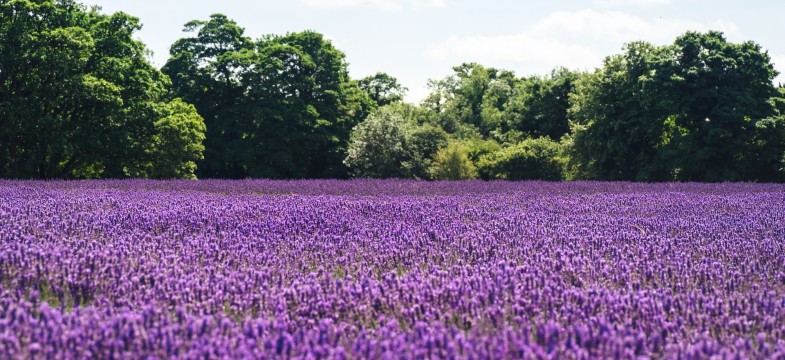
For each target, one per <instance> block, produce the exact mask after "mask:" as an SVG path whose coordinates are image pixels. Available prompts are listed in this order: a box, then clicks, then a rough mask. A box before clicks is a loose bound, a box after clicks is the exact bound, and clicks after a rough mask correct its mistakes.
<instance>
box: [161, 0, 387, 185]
mask: <svg viewBox="0 0 785 360" xmlns="http://www.w3.org/2000/svg"><path fill="white" fill-rule="evenodd" d="M185 30H186V31H188V32H196V36H194V37H189V38H183V39H180V40H178V41H177V42H176V43H175V44H174V45H173V46H172V49H171V54H170V59H169V61H168V62H167V64H166V65H165V66H164V69H163V71H164V73H166V74H168V75H169V76H170V77H171V78H172V81H173V83H174V88H175V90H176V91H175V93H176V94H177V96H180V97H182V98H183V99H185V100H186V101H188V102H190V103H193V104H194V105H195V106H196V109H197V110H198V112H199V113H200V114H201V115H202V116H204V118H205V119H206V123H207V140H206V142H205V158H204V161H202V162H201V163H200V166H199V169H200V170H199V172H198V174H199V175H200V176H201V177H222V178H245V177H266V178H321V177H344V176H346V168H345V167H344V166H343V164H342V160H343V158H344V157H345V155H346V149H347V146H348V140H349V136H350V133H351V129H352V128H353V127H354V126H355V125H356V124H357V123H358V122H359V121H360V120H361V119H363V118H365V116H367V114H368V112H369V111H370V109H371V108H372V107H373V103H372V101H371V100H370V98H369V97H368V95H367V94H366V93H365V92H364V91H362V89H361V88H360V87H359V85H358V84H357V82H356V81H353V80H351V79H350V78H349V75H348V71H347V64H346V61H345V56H344V54H343V53H342V52H340V51H339V50H337V49H336V48H335V47H333V45H332V44H331V43H330V42H329V41H328V40H326V39H324V37H323V36H322V35H320V34H318V33H315V32H310V31H306V32H301V33H291V34H287V35H283V36H276V35H269V36H265V37H263V38H262V39H260V40H258V41H255V42H254V41H252V40H251V39H249V38H248V37H246V36H245V35H244V30H243V29H242V28H241V27H239V26H238V25H237V24H236V23H235V22H233V21H232V20H230V19H228V18H227V17H226V16H223V15H220V14H216V15H213V16H211V17H210V20H208V21H193V22H190V23H188V24H186V27H185Z"/></svg>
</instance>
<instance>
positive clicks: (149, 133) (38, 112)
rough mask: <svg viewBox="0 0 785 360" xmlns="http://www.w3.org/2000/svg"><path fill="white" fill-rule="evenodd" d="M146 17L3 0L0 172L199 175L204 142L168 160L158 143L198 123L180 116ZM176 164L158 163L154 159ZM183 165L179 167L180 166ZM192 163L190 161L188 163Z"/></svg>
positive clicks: (65, 3)
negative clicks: (172, 106)
mask: <svg viewBox="0 0 785 360" xmlns="http://www.w3.org/2000/svg"><path fill="white" fill-rule="evenodd" d="M140 27H141V26H140V24H139V20H138V19H136V18H134V17H131V16H128V15H126V14H123V13H116V14H113V15H104V14H101V13H100V12H99V9H98V8H92V9H87V8H85V7H84V6H82V5H80V4H78V3H77V2H74V1H69V0H57V1H53V0H14V1H8V0H0V177H11V178H42V179H46V178H93V177H128V176H142V177H148V176H158V174H167V175H166V176H169V175H172V176H178V177H191V176H192V175H193V169H192V168H189V167H188V166H185V168H184V164H186V163H189V162H192V161H194V160H196V159H198V158H200V157H201V153H200V152H199V151H198V148H199V144H198V142H200V141H201V140H200V137H199V136H186V137H185V138H187V139H190V140H192V141H194V142H195V143H193V144H188V146H189V147H190V148H191V149H193V150H196V151H188V152H187V154H185V153H181V154H180V155H183V156H178V157H176V158H172V159H167V160H166V161H162V160H161V159H160V158H158V156H166V155H164V153H161V152H157V151H153V150H152V149H153V148H154V143H156V142H167V141H170V138H182V135H183V134H182V133H179V132H178V131H184V132H185V133H189V134H190V133H193V132H194V131H195V132H198V131H199V129H200V125H199V124H200V122H201V118H199V117H198V115H196V114H195V113H188V114H187V116H189V121H187V122H186V124H187V125H188V126H187V127H183V126H178V127H176V128H175V129H166V131H164V127H161V126H157V125H156V123H157V122H158V121H160V120H162V119H164V118H166V117H168V116H170V115H171V112H167V111H162V110H161V109H164V108H167V107H168V106H169V104H167V103H168V97H167V95H168V94H167V89H168V86H169V80H168V78H166V77H165V76H163V75H162V74H161V73H160V72H159V71H158V70H156V69H155V68H153V67H152V66H151V65H150V64H149V63H148V62H147V54H148V52H147V50H146V49H145V47H144V45H143V44H142V43H141V42H139V41H136V40H134V39H133V34H134V32H135V31H137V30H139V29H140ZM153 163H155V164H158V166H159V167H160V166H170V168H166V169H164V168H159V170H157V171H160V172H159V173H156V172H148V171H143V170H140V169H149V168H151V164H153ZM175 169H179V170H175ZM188 169H190V170H188Z"/></svg>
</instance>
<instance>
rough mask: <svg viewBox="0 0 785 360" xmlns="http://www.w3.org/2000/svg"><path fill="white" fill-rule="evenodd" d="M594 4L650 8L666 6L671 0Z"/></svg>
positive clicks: (617, 0) (606, 0) (603, 0)
mask: <svg viewBox="0 0 785 360" xmlns="http://www.w3.org/2000/svg"><path fill="white" fill-rule="evenodd" d="M594 3H595V4H597V5H600V6H652V5H668V4H670V3H671V0H595V1H594Z"/></svg>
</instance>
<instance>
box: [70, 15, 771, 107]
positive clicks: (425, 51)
mask: <svg viewBox="0 0 785 360" xmlns="http://www.w3.org/2000/svg"><path fill="white" fill-rule="evenodd" d="M84 1H85V3H86V4H88V5H98V6H100V7H102V9H103V11H104V12H105V13H113V12H117V11H122V12H125V13H128V14H130V15H133V16H136V17H138V18H140V19H141V21H142V24H143V26H144V27H143V28H142V30H141V31H139V32H138V33H137V35H136V36H137V38H138V39H140V40H142V41H143V42H144V43H145V44H147V46H148V48H149V49H150V50H152V51H153V58H152V61H153V63H154V64H155V65H157V66H159V67H160V66H162V65H163V64H164V63H165V62H166V60H167V58H168V54H169V47H170V46H171V44H172V43H174V41H175V40H177V39H179V38H181V37H184V36H190V35H188V34H186V33H183V32H182V29H183V25H184V24H185V23H187V22H188V21H191V20H205V19H207V18H208V17H209V16H210V15H211V14H214V13H222V14H225V15H227V16H228V17H229V18H231V19H233V20H235V21H236V22H237V23H238V24H239V25H240V26H242V27H244V28H245V29H246V35H248V36H250V37H251V38H254V39H256V38H259V37H262V36H263V35H267V34H285V33H287V32H297V31H303V30H313V31H317V32H319V33H322V34H324V35H325V36H326V37H327V38H328V39H330V40H331V41H332V42H333V44H334V45H335V46H336V47H337V48H338V49H340V50H342V51H343V52H344V53H345V54H346V59H347V61H348V62H349V72H350V74H351V76H352V77H354V78H358V79H359V78H361V77H364V76H367V75H371V74H374V73H376V72H386V73H388V74H390V75H392V76H394V77H396V78H397V79H398V81H399V82H400V83H401V84H402V85H404V86H406V87H407V88H408V89H409V91H408V93H407V96H406V100H407V101H410V102H414V103H418V102H419V101H420V100H422V99H423V98H424V97H425V96H426V95H427V94H428V88H427V81H428V79H441V78H443V77H445V76H448V75H450V73H451V72H452V67H453V66H457V65H460V64H461V63H464V62H478V63H480V64H482V65H484V66H490V67H496V68H501V69H507V70H513V71H515V73H516V74H517V75H519V76H529V75H544V74H547V73H548V72H550V70H551V69H554V68H556V67H560V66H564V67H567V68H570V69H573V70H589V71H590V70H593V69H595V68H596V67H598V66H600V65H601V64H602V60H603V58H605V57H606V56H608V55H612V54H616V53H620V52H621V49H622V47H623V46H624V44H625V43H628V42H631V41H636V40H645V41H648V42H651V43H654V44H656V45H665V44H670V43H672V42H673V40H674V39H675V38H676V37H677V36H678V35H680V34H682V33H684V32H685V31H688V30H695V31H707V30H719V31H723V32H724V33H725V35H726V37H727V38H728V39H729V40H730V41H733V42H741V41H747V40H752V41H755V42H756V43H758V44H760V45H761V46H762V47H763V48H764V49H765V50H767V51H768V52H769V55H770V56H772V59H773V62H774V64H775V68H777V70H778V71H779V72H781V73H785V40H783V39H782V37H781V35H782V27H781V26H782V23H783V14H785V1H781V0H747V1H736V0H584V1H578V0H559V1H556V0H551V1H545V0H539V1H529V0H485V1H481V0H278V1H275V0H261V1H240V0H221V1H218V0H133V1H128V0H84ZM777 82H782V83H785V75H780V76H779V77H778V78H777V79H775V83H777Z"/></svg>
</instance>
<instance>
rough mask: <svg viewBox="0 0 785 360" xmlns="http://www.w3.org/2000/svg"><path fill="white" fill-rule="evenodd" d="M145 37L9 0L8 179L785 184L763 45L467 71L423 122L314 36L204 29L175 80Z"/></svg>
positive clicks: (54, 8) (677, 44) (203, 24)
mask: <svg viewBox="0 0 785 360" xmlns="http://www.w3.org/2000/svg"><path fill="white" fill-rule="evenodd" d="M140 28H141V26H140V23H139V20H138V19H137V18H134V17H132V16H129V15H126V14H123V13H116V14H112V15H107V14H103V13H101V12H100V9H99V8H95V7H93V8H88V7H85V6H84V5H82V4H80V3H78V2H76V1H73V0H0V178H35V179H51V178H63V179H83V178H127V177H140V178H197V177H198V178H249V177H250V178H287V179H291V178H348V177H373V178H414V179H432V180H458V179H473V178H481V179H488V180H491V179H507V180H524V179H541V180H572V179H592V180H628V181H765V182H782V181H785V88H784V87H783V86H782V85H780V86H778V87H775V86H774V84H773V79H774V78H775V77H776V76H777V72H776V71H775V70H774V68H773V65H772V63H771V58H770V57H769V56H768V54H767V53H766V52H765V51H763V50H762V49H761V47H760V45H758V44H756V43H754V42H751V41H748V42H743V43H732V42H729V41H727V39H726V38H725V37H724V36H723V34H722V33H719V32H706V33H698V32H687V33H685V34H683V35H681V36H679V37H678V38H676V39H675V41H674V42H673V43H672V44H670V45H665V46H655V45H652V44H649V43H646V42H632V43H629V44H627V45H625V47H624V48H623V51H622V52H621V53H620V54H616V55H611V56H609V57H607V58H606V59H605V61H604V62H603V64H602V66H601V67H599V68H597V69H595V70H594V71H591V72H579V71H572V70H568V69H564V68H559V69H555V70H553V71H552V72H551V73H549V74H547V75H544V76H527V77H520V76H517V75H516V74H515V73H514V72H512V71H508V70H504V69H495V68H492V67H485V66H482V65H480V64H476V63H465V64H461V65H459V66H456V67H454V68H453V73H452V75H450V76H448V77H446V78H444V79H439V80H432V81H430V82H429V84H428V86H429V89H430V93H429V95H428V96H427V97H426V98H425V99H424V100H423V101H422V102H421V103H420V104H418V105H414V104H409V103H405V102H404V101H403V99H404V95H405V93H406V91H407V89H406V88H404V87H403V86H401V85H400V84H399V83H398V81H397V80H396V79H395V78H394V77H392V76H390V75H388V74H386V73H382V72H380V73H378V74H375V75H372V76H368V77H365V78H362V79H352V78H351V77H350V76H349V72H348V64H347V61H346V56H345V54H344V53H343V52H341V51H340V50H338V49H336V48H335V47H334V46H333V45H332V43H331V42H330V41H329V40H327V39H325V38H324V37H323V36H322V35H321V34H318V33H316V32H312V31H304V32H297V33H289V34H285V35H268V36H264V37H262V38H260V39H252V38H250V37H248V36H247V35H245V33H244V29H243V28H242V27H241V26H240V25H238V24H237V23H235V22H234V21H232V20H231V19H229V18H227V17H226V16H224V15H220V14H216V15H213V16H211V17H210V18H209V19H205V20H195V21H192V22H189V23H188V24H186V25H185V32H186V36H185V37H183V38H181V39H180V40H178V41H176V42H175V43H174V44H173V45H172V47H171V50H170V56H169V60H168V61H167V62H166V64H165V65H164V66H163V68H162V69H160V70H159V69H156V68H155V67H153V66H152V65H150V63H149V61H148V57H149V51H148V50H147V49H146V48H145V45H144V44H143V43H141V42H140V41H138V40H135V39H134V38H133V36H134V33H135V32H136V31H138V30H139V29H140Z"/></svg>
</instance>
